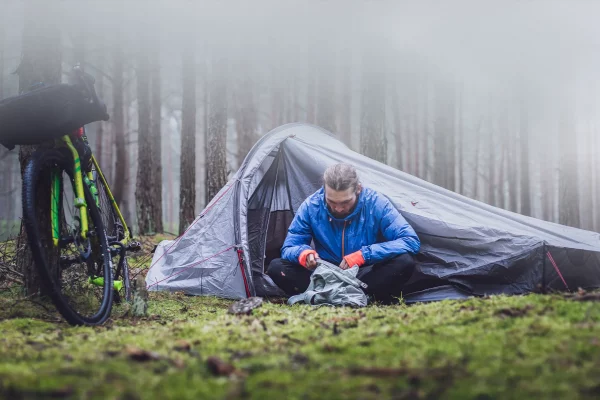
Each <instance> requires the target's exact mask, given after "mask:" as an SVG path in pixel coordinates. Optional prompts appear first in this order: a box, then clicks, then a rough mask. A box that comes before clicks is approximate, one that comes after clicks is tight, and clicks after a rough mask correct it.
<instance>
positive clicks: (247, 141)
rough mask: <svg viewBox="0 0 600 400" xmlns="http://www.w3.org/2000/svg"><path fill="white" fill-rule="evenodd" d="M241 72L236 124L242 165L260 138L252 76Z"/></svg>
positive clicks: (238, 158) (238, 156)
mask: <svg viewBox="0 0 600 400" xmlns="http://www.w3.org/2000/svg"><path fill="white" fill-rule="evenodd" d="M245 67H246V68H248V67H247V66H245ZM240 74H241V76H242V78H241V80H240V81H239V84H238V87H237V90H236V93H235V114H236V115H235V125H236V131H237V135H238V153H237V161H238V165H240V166H241V165H242V162H243V161H244V158H246V155H247V154H248V152H249V151H250V149H251V148H252V146H254V143H255V142H256V139H257V138H258V134H257V129H258V126H257V125H258V120H257V117H258V115H257V109H256V108H257V107H256V99H255V95H254V92H255V89H254V84H253V81H252V77H251V76H250V75H249V74H248V72H244V71H240ZM288 97H289V96H288Z"/></svg>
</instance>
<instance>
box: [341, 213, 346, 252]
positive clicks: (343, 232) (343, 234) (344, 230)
mask: <svg viewBox="0 0 600 400" xmlns="http://www.w3.org/2000/svg"><path fill="white" fill-rule="evenodd" d="M345 233H346V221H344V229H342V258H344V255H345V254H344V242H345V240H344V236H345Z"/></svg>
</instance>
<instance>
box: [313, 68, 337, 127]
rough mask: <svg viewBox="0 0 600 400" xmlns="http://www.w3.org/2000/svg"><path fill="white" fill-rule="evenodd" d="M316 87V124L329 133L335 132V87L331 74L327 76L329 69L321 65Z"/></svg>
mask: <svg viewBox="0 0 600 400" xmlns="http://www.w3.org/2000/svg"><path fill="white" fill-rule="evenodd" d="M318 80H319V82H318V87H317V125H318V126H320V127H321V128H324V129H327V130H328V131H329V132H331V133H336V132H337V128H336V126H335V106H334V101H335V87H334V82H335V81H334V80H333V77H332V76H329V69H328V68H326V66H325V65H321V68H319V71H318Z"/></svg>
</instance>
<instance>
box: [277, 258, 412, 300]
mask: <svg viewBox="0 0 600 400" xmlns="http://www.w3.org/2000/svg"><path fill="white" fill-rule="evenodd" d="M414 267H415V258H414V256H413V255H412V254H408V253H405V254H401V255H399V256H396V257H394V258H392V259H390V260H388V261H385V262H382V263H378V264H374V265H365V266H363V267H361V268H360V270H359V271H358V274H357V275H356V277H357V278H358V279H360V280H361V281H363V282H364V283H366V284H367V285H368V288H367V289H365V293H366V294H367V295H370V296H373V297H374V299H375V300H376V301H381V302H383V303H390V302H392V301H393V297H394V296H396V297H397V296H399V295H400V294H401V292H402V288H403V286H404V284H405V283H406V282H407V281H408V280H409V279H410V276H411V275H412V273H413V270H414ZM312 273H313V271H311V270H308V269H306V268H304V267H303V266H301V265H300V264H297V263H292V262H289V261H287V260H283V259H281V258H276V259H274V260H273V261H271V264H269V269H268V270H267V274H268V275H269V276H270V277H271V279H273V282H275V284H276V285H277V286H279V287H280V288H281V289H282V290H283V291H284V292H286V293H287V294H288V295H289V296H293V295H295V294H299V293H304V291H305V290H306V289H307V288H308V285H309V283H310V276H311V275H312Z"/></svg>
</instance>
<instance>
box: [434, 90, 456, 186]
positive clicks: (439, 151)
mask: <svg viewBox="0 0 600 400" xmlns="http://www.w3.org/2000/svg"><path fill="white" fill-rule="evenodd" d="M434 104H435V123H434V127H435V133H434V137H435V142H434V161H433V162H434V166H435V173H434V183H435V184H436V185H439V186H442V187H445V188H446V189H448V190H455V173H454V168H455V167H456V162H455V160H456V155H455V154H454V153H455V151H456V146H455V144H454V114H455V109H454V90H453V88H451V87H445V86H444V84H438V85H437V86H436V91H435V101H434Z"/></svg>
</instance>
